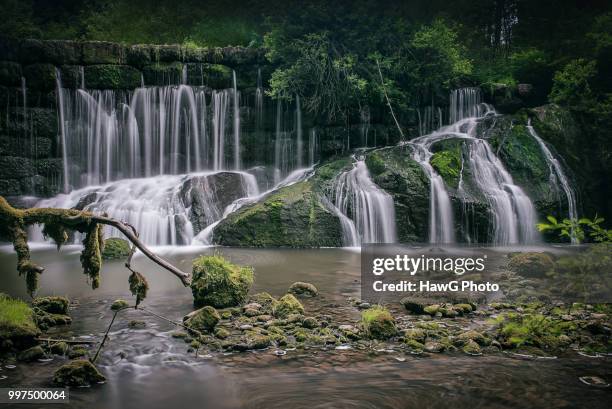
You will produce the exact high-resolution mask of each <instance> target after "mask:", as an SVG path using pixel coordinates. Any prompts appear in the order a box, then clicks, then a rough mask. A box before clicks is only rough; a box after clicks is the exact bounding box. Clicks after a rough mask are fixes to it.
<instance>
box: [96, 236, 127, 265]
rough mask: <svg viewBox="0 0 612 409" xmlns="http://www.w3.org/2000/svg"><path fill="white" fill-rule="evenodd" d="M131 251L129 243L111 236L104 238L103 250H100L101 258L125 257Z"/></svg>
mask: <svg viewBox="0 0 612 409" xmlns="http://www.w3.org/2000/svg"><path fill="white" fill-rule="evenodd" d="M130 252H131V248H130V243H128V241H127V240H124V239H120V238H118V237H111V238H108V239H106V240H104V250H103V251H102V259H103V260H117V259H126V258H127V257H128V256H129V255H130Z"/></svg>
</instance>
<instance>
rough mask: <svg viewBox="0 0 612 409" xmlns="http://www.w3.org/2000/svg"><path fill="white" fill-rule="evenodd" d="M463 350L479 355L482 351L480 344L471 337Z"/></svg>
mask: <svg viewBox="0 0 612 409" xmlns="http://www.w3.org/2000/svg"><path fill="white" fill-rule="evenodd" d="M461 350H462V351H463V352H465V353H466V354H469V355H479V354H480V353H481V352H480V345H478V344H477V343H476V342H475V341H473V340H471V339H469V340H468V341H467V342H466V343H465V345H463V348H462V349H461Z"/></svg>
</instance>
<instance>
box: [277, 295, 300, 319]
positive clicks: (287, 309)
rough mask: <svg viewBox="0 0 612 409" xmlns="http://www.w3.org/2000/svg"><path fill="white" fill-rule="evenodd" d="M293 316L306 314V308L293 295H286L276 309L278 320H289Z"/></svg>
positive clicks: (279, 301)
mask: <svg viewBox="0 0 612 409" xmlns="http://www.w3.org/2000/svg"><path fill="white" fill-rule="evenodd" d="M291 314H304V306H302V303H300V302H299V301H298V299H297V298H295V297H294V296H293V294H285V295H284V296H282V297H281V299H280V300H278V304H276V306H275V307H274V316H275V317H276V318H287V317H288V316H289V315H291Z"/></svg>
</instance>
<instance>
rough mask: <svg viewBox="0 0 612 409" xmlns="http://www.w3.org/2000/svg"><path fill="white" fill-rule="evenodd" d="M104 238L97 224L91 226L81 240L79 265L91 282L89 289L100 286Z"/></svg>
mask: <svg viewBox="0 0 612 409" xmlns="http://www.w3.org/2000/svg"><path fill="white" fill-rule="evenodd" d="M103 247H104V238H103V237H102V228H101V226H100V225H99V224H93V225H92V226H91V228H90V229H89V230H88V231H87V233H86V234H85V238H84V239H83V251H82V252H81V265H82V266H83V272H84V273H85V275H87V276H89V279H90V280H91V288H92V289H94V290H95V289H96V288H98V287H99V286H100V269H101V268H102V248H103Z"/></svg>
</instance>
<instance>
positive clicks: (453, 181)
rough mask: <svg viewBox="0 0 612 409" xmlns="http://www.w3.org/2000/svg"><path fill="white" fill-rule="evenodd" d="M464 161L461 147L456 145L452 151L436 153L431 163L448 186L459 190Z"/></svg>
mask: <svg viewBox="0 0 612 409" xmlns="http://www.w3.org/2000/svg"><path fill="white" fill-rule="evenodd" d="M462 161H463V159H462V157H461V146H460V145H459V144H455V146H453V147H452V148H450V149H447V150H443V151H438V152H436V153H434V154H433V156H432V157H431V159H430V161H429V162H430V164H431V166H432V167H433V168H434V169H435V170H436V172H438V174H439V175H440V176H441V177H442V179H444V182H445V183H446V184H447V185H448V186H450V187H452V188H453V189H457V187H458V186H459V179H460V177H461V167H462Z"/></svg>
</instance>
